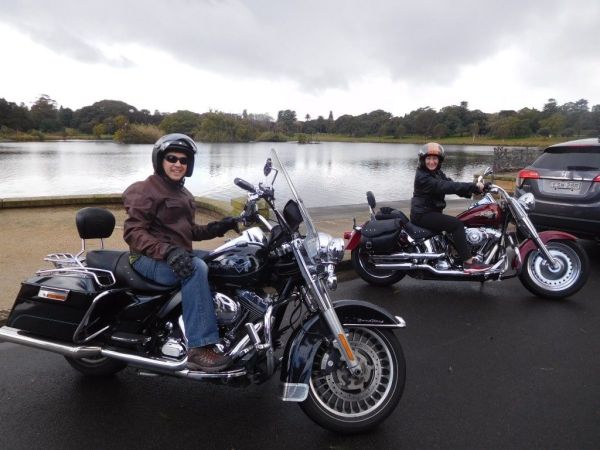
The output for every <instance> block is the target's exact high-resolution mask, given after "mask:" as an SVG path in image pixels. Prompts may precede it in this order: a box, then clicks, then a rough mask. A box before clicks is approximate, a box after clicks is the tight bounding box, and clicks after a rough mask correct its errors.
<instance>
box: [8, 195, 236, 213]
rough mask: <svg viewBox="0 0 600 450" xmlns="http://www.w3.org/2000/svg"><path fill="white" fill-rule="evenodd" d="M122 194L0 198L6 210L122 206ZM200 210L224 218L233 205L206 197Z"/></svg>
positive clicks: (196, 198) (198, 200) (201, 203)
mask: <svg viewBox="0 0 600 450" xmlns="http://www.w3.org/2000/svg"><path fill="white" fill-rule="evenodd" d="M121 196H122V194H120V193H119V194H92V195H63V196H52V197H18V198H0V209H4V208H38V207H48V206H74V205H82V206H84V205H112V204H121V203H122V202H123V201H122V199H121ZM194 200H195V201H196V205H197V206H198V207H199V208H200V209H204V210H206V211H211V212H215V213H218V214H222V215H224V216H226V215H228V214H230V212H231V209H232V208H231V205H229V204H228V203H227V202H225V201H221V200H214V199H211V198H206V197H194Z"/></svg>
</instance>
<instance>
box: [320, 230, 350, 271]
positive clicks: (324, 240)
mask: <svg viewBox="0 0 600 450" xmlns="http://www.w3.org/2000/svg"><path fill="white" fill-rule="evenodd" d="M344 248H345V245H344V240H343V239H342V238H335V239H334V238H332V237H331V236H330V235H329V234H327V233H319V259H320V260H321V261H322V262H329V263H333V264H337V263H339V262H340V261H341V260H342V259H343V258H344Z"/></svg>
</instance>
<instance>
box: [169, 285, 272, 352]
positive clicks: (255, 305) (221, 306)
mask: <svg viewBox="0 0 600 450" xmlns="http://www.w3.org/2000/svg"><path fill="white" fill-rule="evenodd" d="M213 303H214V305H215V314H216V316H217V324H218V326H219V327H220V328H222V329H224V336H225V337H224V338H223V339H222V341H221V343H220V344H218V345H219V346H220V347H221V350H223V351H225V350H227V348H228V347H229V346H230V345H231V344H232V343H233V342H234V341H235V339H236V337H235V336H236V332H237V331H238V330H239V329H241V328H243V327H241V325H242V324H244V323H247V322H256V321H257V320H260V319H262V318H263V316H264V315H265V313H266V311H267V308H268V307H269V306H270V305H271V304H272V303H273V298H272V297H271V296H269V295H267V296H265V297H261V296H260V295H258V294H256V293H255V292H252V291H247V290H242V289H238V290H236V291H235V292H234V293H231V294H229V295H226V294H224V293H222V292H215V293H214V294H213ZM179 328H180V329H181V330H183V321H182V320H181V319H180V321H179ZM165 331H166V337H165V339H164V340H163V342H162V345H161V347H160V352H161V353H162V355H163V356H166V357H168V358H173V359H177V358H181V357H183V356H185V354H186V350H185V346H184V343H183V339H182V334H183V333H181V332H180V331H179V330H176V329H175V327H174V326H173V324H171V323H167V326H166V330H165Z"/></svg>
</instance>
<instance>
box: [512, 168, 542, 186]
mask: <svg viewBox="0 0 600 450" xmlns="http://www.w3.org/2000/svg"><path fill="white" fill-rule="evenodd" d="M539 178H540V174H539V173H537V172H536V171H535V170H531V169H523V170H521V171H519V173H518V175H517V179H516V184H517V187H521V186H522V185H523V181H525V180H527V179H535V180H537V179H539Z"/></svg>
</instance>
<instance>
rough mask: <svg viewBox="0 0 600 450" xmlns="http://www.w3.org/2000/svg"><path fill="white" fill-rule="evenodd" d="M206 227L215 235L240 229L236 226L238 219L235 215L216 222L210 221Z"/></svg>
mask: <svg viewBox="0 0 600 450" xmlns="http://www.w3.org/2000/svg"><path fill="white" fill-rule="evenodd" d="M207 228H208V229H209V230H210V232H211V233H214V234H215V235H216V236H223V235H224V234H225V233H227V232H228V231H229V230H235V231H236V232H237V233H239V232H240V229H239V228H238V219H236V218H235V217H225V218H224V219H222V220H219V221H218V222H210V223H209V224H208V225H207Z"/></svg>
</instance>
